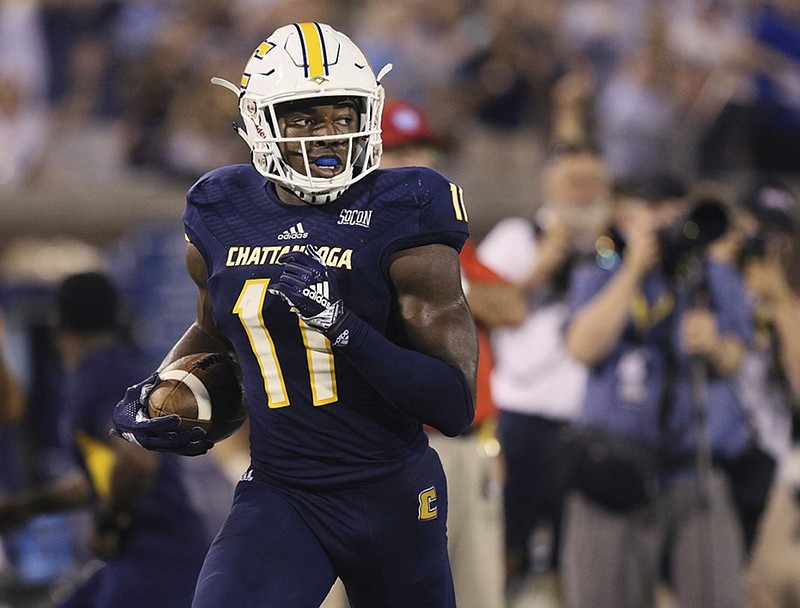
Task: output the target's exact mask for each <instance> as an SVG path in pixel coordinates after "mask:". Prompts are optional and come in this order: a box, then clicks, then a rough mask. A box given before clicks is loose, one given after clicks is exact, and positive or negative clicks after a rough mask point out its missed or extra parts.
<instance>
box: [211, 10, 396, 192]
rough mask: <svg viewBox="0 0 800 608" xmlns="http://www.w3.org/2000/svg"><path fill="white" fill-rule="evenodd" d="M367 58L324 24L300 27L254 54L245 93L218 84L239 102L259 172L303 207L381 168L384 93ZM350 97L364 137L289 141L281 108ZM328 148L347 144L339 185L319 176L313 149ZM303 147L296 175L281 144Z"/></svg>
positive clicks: (244, 133) (283, 32) (286, 30)
mask: <svg viewBox="0 0 800 608" xmlns="http://www.w3.org/2000/svg"><path fill="white" fill-rule="evenodd" d="M391 67H392V66H391V64H389V65H387V66H386V67H384V68H383V70H381V72H380V74H379V75H378V77H377V78H376V77H375V74H374V73H373V71H372V68H371V67H370V65H369V62H368V61H367V59H366V57H365V56H364V54H363V53H362V52H361V50H360V49H359V48H358V47H357V46H356V45H355V44H353V42H352V41H351V40H350V39H349V38H348V37H347V36H345V35H344V34H342V33H341V32H338V31H336V30H334V29H333V28H332V27H331V26H329V25H325V24H322V23H293V24H291V25H286V26H283V27H281V28H278V29H277V30H275V32H274V33H273V34H272V35H271V36H269V38H267V39H266V40H265V41H264V42H262V43H261V44H260V45H259V46H258V48H256V50H255V51H254V52H253V55H252V56H251V57H250V59H249V61H248V62H247V65H246V66H245V68H244V74H243V75H242V81H241V88H240V87H237V86H235V85H233V84H231V83H230V82H227V81H225V80H223V79H221V78H212V82H213V83H215V84H220V85H222V86H225V87H227V88H229V89H231V90H232V91H234V92H235V93H236V94H237V95H238V96H239V112H240V114H241V116H242V120H243V121H244V129H242V128H241V127H240V128H239V129H238V131H239V134H240V135H241V136H242V137H243V138H244V140H245V141H246V142H247V143H248V145H249V146H250V149H251V150H252V161H253V165H254V166H255V168H256V170H257V171H258V172H259V173H261V174H262V175H263V176H264V177H266V178H267V179H268V180H270V181H273V182H276V183H278V184H281V185H283V186H284V187H286V188H288V189H289V190H290V191H291V192H293V193H294V194H295V195H297V196H298V197H299V198H300V199H302V200H303V201H305V202H307V203H310V204H314V205H324V204H325V203H329V202H330V201H332V200H335V199H336V198H338V197H339V196H340V195H341V194H342V192H344V191H345V190H346V189H347V188H349V187H350V186H351V185H353V184H354V183H355V182H357V181H358V180H360V179H361V178H363V177H364V176H365V175H367V174H368V173H370V172H371V171H373V170H374V169H376V168H377V167H378V164H379V162H380V157H381V152H382V146H381V138H380V132H381V124H380V123H381V113H382V108H383V98H384V92H383V87H382V86H381V84H380V78H381V77H383V76H384V75H385V74H387V73H388V72H389V70H390V69H391ZM330 97H339V98H341V97H347V98H352V99H354V100H355V101H356V103H357V107H358V109H359V125H358V126H359V128H358V130H357V132H355V133H351V134H345V135H327V136H321V137H283V135H282V133H281V132H280V129H279V126H278V114H277V113H276V106H278V105H279V104H282V103H285V102H293V101H299V100H317V99H319V102H320V104H324V103H325V98H330ZM321 141H345V142H346V143H347V160H346V163H345V168H344V171H342V172H341V173H339V174H338V175H335V176H333V177H331V178H325V177H312V174H311V165H310V163H309V154H308V152H309V149H310V148H311V147H312V145H313V144H314V143H317V142H321ZM285 142H300V151H301V154H302V158H303V161H304V164H305V170H304V171H303V172H300V171H296V170H295V169H293V168H292V167H290V166H289V164H288V162H287V160H286V159H284V158H283V155H282V154H281V151H280V149H279V147H278V144H280V143H285Z"/></svg>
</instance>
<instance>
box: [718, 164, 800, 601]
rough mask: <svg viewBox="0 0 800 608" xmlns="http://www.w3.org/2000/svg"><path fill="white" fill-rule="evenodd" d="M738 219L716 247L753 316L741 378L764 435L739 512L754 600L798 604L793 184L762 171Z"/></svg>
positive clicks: (798, 359)
mask: <svg viewBox="0 0 800 608" xmlns="http://www.w3.org/2000/svg"><path fill="white" fill-rule="evenodd" d="M737 218H738V221H737V228H738V229H737V230H736V231H734V236H733V238H732V239H731V241H732V242H731V243H729V244H728V246H727V247H726V246H724V244H722V246H721V247H716V246H715V249H714V254H715V255H718V256H726V254H727V257H728V258H729V259H733V260H735V261H736V262H737V263H738V264H739V267H740V268H741V270H742V273H743V275H744V279H745V285H746V288H747V295H748V297H749V299H750V301H751V303H752V305H753V317H754V322H755V331H754V338H753V341H752V343H751V345H750V346H749V348H748V349H747V352H746V354H745V359H744V364H743V366H742V370H741V373H740V374H739V379H738V383H739V394H740V395H741V399H742V403H743V404H744V406H745V408H746V409H747V412H748V414H749V415H750V420H751V423H752V426H753V428H754V430H755V434H756V440H757V444H756V450H754V451H753V452H752V456H751V457H750V458H749V459H748V460H747V461H745V462H744V464H745V465H746V466H744V467H742V470H741V477H742V478H743V480H744V482H746V485H745V484H742V485H743V487H742V492H740V493H739V495H740V500H739V505H738V506H739V513H740V517H741V518H742V525H743V527H744V531H745V540H746V543H747V548H748V550H749V551H752V556H751V592H752V599H753V605H754V606H756V607H758V608H761V607H766V606H778V605H782V606H783V605H793V606H794V605H800V577H798V575H797V573H798V571H797V564H798V563H800V562H799V561H798V559H800V538H798V535H797V533H796V531H797V530H799V529H800V474H798V472H800V466H799V465H800V449H798V446H799V445H800V444H798V443H797V439H796V437H797V431H798V429H797V427H795V428H794V434H795V439H794V445H793V440H792V431H793V429H792V416H793V414H794V416H797V414H798V412H800V408H798V407H797V405H798V402H799V401H800V340H798V339H797V338H798V336H800V302H799V301H798V296H797V293H796V291H795V289H796V287H795V286H792V285H791V284H790V280H789V277H790V276H791V274H790V266H791V263H792V262H793V260H794V256H795V255H796V251H795V243H796V234H797V230H798V227H800V221H799V217H798V205H797V201H796V199H795V197H794V196H793V194H792V193H791V191H790V190H789V189H788V188H787V186H786V184H784V183H782V182H781V181H779V180H776V179H775V178H772V177H768V176H763V177H757V178H756V179H754V180H753V182H752V184H750V185H749V187H747V188H746V189H745V190H744V191H743V193H742V194H741V196H740V197H739V206H738V213H737ZM765 507H766V512H765V511H764V508H765ZM762 515H763V521H762Z"/></svg>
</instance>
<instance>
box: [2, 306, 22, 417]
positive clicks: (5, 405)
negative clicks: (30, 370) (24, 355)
mask: <svg viewBox="0 0 800 608" xmlns="http://www.w3.org/2000/svg"><path fill="white" fill-rule="evenodd" d="M5 338H6V326H5V319H4V317H3V313H2V311H0V425H4V424H13V423H15V422H18V421H19V420H20V418H22V412H23V408H24V406H25V397H24V395H23V389H22V385H21V384H20V382H19V380H18V379H17V378H16V377H15V375H14V373H13V372H12V371H11V369H9V367H8V365H7V364H6V352H5V345H6V340H5Z"/></svg>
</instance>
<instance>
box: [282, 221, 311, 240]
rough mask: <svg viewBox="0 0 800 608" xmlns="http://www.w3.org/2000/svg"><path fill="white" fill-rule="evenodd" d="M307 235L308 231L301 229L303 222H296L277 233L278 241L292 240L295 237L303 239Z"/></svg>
mask: <svg viewBox="0 0 800 608" xmlns="http://www.w3.org/2000/svg"><path fill="white" fill-rule="evenodd" d="M307 237H308V232H306V231H305V230H304V229H303V222H297V223H296V224H295V225H294V226H292V227H291V228H289V229H287V230H284V231H283V232H281V233H280V234H279V235H278V240H279V241H293V240H295V239H304V238H307Z"/></svg>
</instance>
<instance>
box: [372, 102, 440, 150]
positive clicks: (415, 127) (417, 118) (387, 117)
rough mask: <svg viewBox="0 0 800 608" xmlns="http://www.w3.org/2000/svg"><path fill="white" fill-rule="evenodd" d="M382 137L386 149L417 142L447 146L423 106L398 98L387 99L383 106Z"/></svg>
mask: <svg viewBox="0 0 800 608" xmlns="http://www.w3.org/2000/svg"><path fill="white" fill-rule="evenodd" d="M381 139H382V140H383V147H384V149H391V148H395V147H397V146H403V145H405V144H417V143H420V144H430V145H432V146H436V147H440V148H443V147H445V141H444V138H442V137H441V136H439V135H437V134H436V133H434V132H433V130H432V129H431V127H430V125H429V124H428V119H427V117H426V116H425V112H424V111H423V110H422V108H420V107H419V106H417V105H415V104H413V103H409V102H407V101H400V100H397V99H387V100H386V102H385V104H384V106H383V121H382V124H381Z"/></svg>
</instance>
